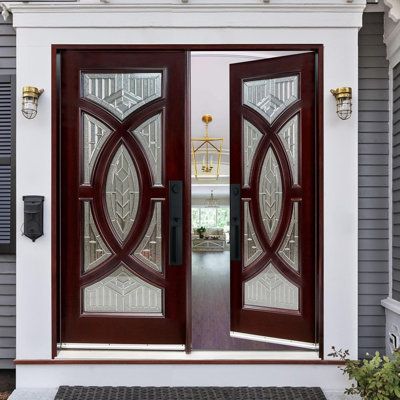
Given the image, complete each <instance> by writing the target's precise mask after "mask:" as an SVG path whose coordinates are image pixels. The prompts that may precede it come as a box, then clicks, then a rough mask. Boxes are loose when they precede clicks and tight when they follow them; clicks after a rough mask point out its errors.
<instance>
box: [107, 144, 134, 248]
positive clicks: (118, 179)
mask: <svg viewBox="0 0 400 400" xmlns="http://www.w3.org/2000/svg"><path fill="white" fill-rule="evenodd" d="M138 203H139V180H138V176H137V172H136V168H135V166H134V164H133V160H132V158H131V156H130V154H129V152H128V150H127V149H126V147H125V146H124V145H123V144H121V146H120V147H119V149H118V150H117V152H116V153H115V156H114V158H113V160H112V162H111V165H110V168H109V171H108V174H107V182H106V204H107V212H108V215H109V218H110V221H111V225H112V227H113V228H114V231H115V232H116V233H117V235H118V237H119V238H120V239H121V241H122V242H123V241H124V240H125V239H126V238H127V236H128V234H129V232H130V230H131V228H132V225H133V222H134V220H135V217H136V213H137V208H138Z"/></svg>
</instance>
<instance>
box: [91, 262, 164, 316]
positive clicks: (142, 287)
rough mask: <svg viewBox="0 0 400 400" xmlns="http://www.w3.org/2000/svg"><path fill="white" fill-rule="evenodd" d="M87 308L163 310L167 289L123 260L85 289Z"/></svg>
mask: <svg viewBox="0 0 400 400" xmlns="http://www.w3.org/2000/svg"><path fill="white" fill-rule="evenodd" d="M83 292H84V301H83V310H84V311H85V312H89V313H124V314H161V313H162V311H163V291H162V290H161V289H160V288H157V287H155V286H153V285H151V284H149V283H147V282H145V281H144V280H142V279H140V278H139V277H138V276H136V275H134V274H133V273H132V272H131V271H130V270H128V269H127V268H126V266H125V265H124V264H121V265H120V266H119V267H118V268H117V269H116V270H115V271H114V272H112V273H111V274H110V275H108V276H106V277H105V278H103V279H102V280H100V281H99V282H96V283H93V284H92V285H90V286H87V287H86V288H85V289H84V290H83Z"/></svg>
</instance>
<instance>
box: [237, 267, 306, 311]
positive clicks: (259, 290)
mask: <svg viewBox="0 0 400 400" xmlns="http://www.w3.org/2000/svg"><path fill="white" fill-rule="evenodd" d="M244 305H245V306H248V307H252V306H256V307H268V308H280V309H284V310H299V288H298V287H297V286H295V285H294V284H293V283H291V282H290V281H289V280H288V279H286V278H285V277H284V276H283V275H282V274H281V273H280V272H279V271H278V270H277V269H276V268H275V267H274V265H273V264H272V263H269V264H268V266H267V267H266V268H265V269H264V270H262V271H261V272H260V273H258V274H257V275H256V276H255V277H254V278H252V279H250V280H248V281H247V282H245V284H244Z"/></svg>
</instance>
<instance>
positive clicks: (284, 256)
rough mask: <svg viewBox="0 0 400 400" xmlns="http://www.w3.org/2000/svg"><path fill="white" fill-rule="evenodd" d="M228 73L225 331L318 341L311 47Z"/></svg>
mask: <svg viewBox="0 0 400 400" xmlns="http://www.w3.org/2000/svg"><path fill="white" fill-rule="evenodd" d="M230 74H231V75H230V85H231V87H230V90H231V95H230V102H231V103H230V107H231V109H230V112H231V117H230V118H231V139H230V143H231V153H230V157H231V158H230V165H231V185H232V186H231V331H232V332H231V334H232V336H237V337H242V338H248V339H253V340H261V341H266V342H271V343H279V344H288V345H292V346H296V347H303V348H310V349H316V348H317V347H318V345H317V335H316V300H315V299H316V296H315V292H316V286H315V285H316V283H315V282H316V281H315V276H316V272H315V271H316V221H317V219H316V210H317V208H316V193H317V192H316V176H317V175H316V166H317V164H316V150H315V148H316V126H315V55H314V54H313V53H305V54H300V55H294V56H287V57H279V58H272V59H265V60H260V61H251V62H244V63H239V64H232V65H231V69H230Z"/></svg>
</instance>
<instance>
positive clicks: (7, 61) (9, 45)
mask: <svg viewBox="0 0 400 400" xmlns="http://www.w3.org/2000/svg"><path fill="white" fill-rule="evenodd" d="M0 74H1V75H15V30H14V28H13V26H12V21H11V20H8V21H7V22H5V21H4V20H3V18H0Z"/></svg>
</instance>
